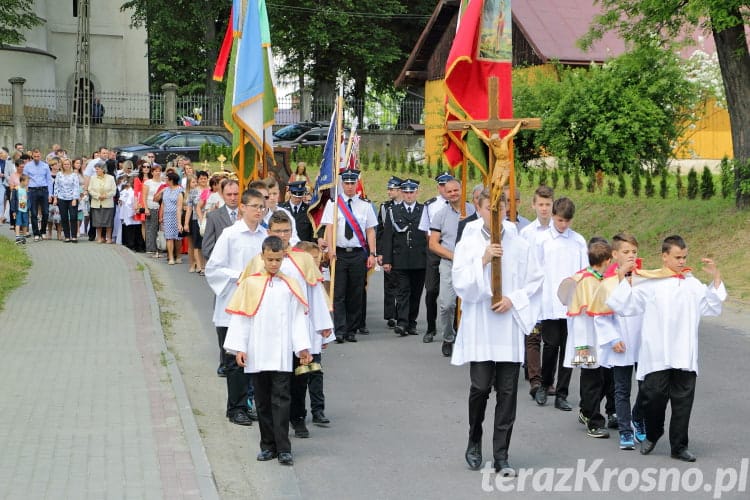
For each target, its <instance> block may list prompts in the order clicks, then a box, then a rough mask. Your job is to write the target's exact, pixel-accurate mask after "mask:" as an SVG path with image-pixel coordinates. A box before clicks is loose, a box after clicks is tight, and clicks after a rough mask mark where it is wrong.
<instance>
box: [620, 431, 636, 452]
mask: <svg viewBox="0 0 750 500" xmlns="http://www.w3.org/2000/svg"><path fill="white" fill-rule="evenodd" d="M620 449H621V450H635V440H634V439H633V433H632V432H629V431H623V432H621V433H620Z"/></svg>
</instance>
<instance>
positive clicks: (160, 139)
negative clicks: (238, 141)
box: [114, 130, 232, 164]
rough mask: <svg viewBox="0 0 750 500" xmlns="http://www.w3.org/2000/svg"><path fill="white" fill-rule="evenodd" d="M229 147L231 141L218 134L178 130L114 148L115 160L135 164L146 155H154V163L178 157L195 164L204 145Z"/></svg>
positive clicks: (163, 162) (162, 162)
mask: <svg viewBox="0 0 750 500" xmlns="http://www.w3.org/2000/svg"><path fill="white" fill-rule="evenodd" d="M206 143H208V144H217V145H221V146H231V145H232V141H231V140H230V139H229V137H228V136H226V135H224V134H222V133H220V132H210V131H205V130H204V131H198V130H179V131H164V132H159V133H156V134H154V135H152V136H150V137H148V138H146V139H144V140H143V141H141V142H139V143H138V144H128V145H125V146H117V147H115V148H114V149H115V152H116V153H117V160H118V161H124V160H131V161H133V162H135V161H136V160H138V159H139V158H140V157H142V156H144V155H146V154H147V153H154V155H155V157H156V158H155V160H156V163H160V164H166V163H167V162H168V161H171V160H173V159H174V158H176V157H177V156H179V155H183V156H187V157H188V158H190V160H191V161H193V162H197V161H198V160H199V158H198V155H199V153H200V149H201V146H202V145H204V144H206Z"/></svg>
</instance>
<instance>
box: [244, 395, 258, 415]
mask: <svg viewBox="0 0 750 500" xmlns="http://www.w3.org/2000/svg"><path fill="white" fill-rule="evenodd" d="M245 413H247V416H248V417H250V420H258V411H257V410H256V409H255V405H253V400H252V399H250V398H248V399H247V410H246V411H245Z"/></svg>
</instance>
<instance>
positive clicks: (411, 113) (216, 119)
mask: <svg viewBox="0 0 750 500" xmlns="http://www.w3.org/2000/svg"><path fill="white" fill-rule="evenodd" d="M23 95H24V114H25V116H26V121H27V123H50V122H52V123H69V122H70V117H71V114H72V112H73V92H72V91H65V90H47V89H27V88H24V89H23ZM92 98H96V99H99V101H100V103H101V104H102V106H104V115H103V117H102V124H105V125H106V124H116V125H161V126H164V127H174V126H182V125H199V124H200V125H209V126H211V125H213V126H220V125H222V123H223V108H224V96H223V95H219V94H217V95H187V96H177V99H176V110H175V111H176V117H177V120H176V123H165V118H164V117H165V95H164V94H132V93H123V92H97V93H96V94H95V95H94V96H92ZM277 104H278V106H277V111H276V117H275V118H276V125H277V126H283V125H289V124H292V123H297V122H299V121H308V120H314V121H328V120H329V119H330V116H331V112H332V110H333V108H334V106H335V97H331V98H325V99H321V98H316V99H312V100H311V102H310V105H309V110H307V111H306V112H303V110H302V109H301V107H300V103H299V101H298V99H297V98H295V97H285V98H279V99H278V100H277ZM345 108H346V109H345V114H346V116H347V121H350V120H351V119H352V118H353V117H354V116H361V117H362V120H361V121H360V125H359V128H364V129H370V130H378V129H382V130H398V129H406V128H408V127H409V125H412V124H415V123H424V101H423V100H421V99H409V100H403V101H399V100H393V99H383V100H377V99H367V100H353V99H349V100H346V101H345ZM83 111H84V110H82V109H81V110H79V114H82V113H83ZM12 117H13V114H12V109H11V89H7V88H5V89H0V120H2V121H10V120H11V119H12Z"/></svg>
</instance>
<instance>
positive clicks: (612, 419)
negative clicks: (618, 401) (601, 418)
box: [607, 413, 619, 429]
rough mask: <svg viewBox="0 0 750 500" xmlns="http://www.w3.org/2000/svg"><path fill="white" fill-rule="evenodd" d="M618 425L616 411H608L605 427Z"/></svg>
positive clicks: (609, 427)
mask: <svg viewBox="0 0 750 500" xmlns="http://www.w3.org/2000/svg"><path fill="white" fill-rule="evenodd" d="M618 427H619V424H618V423H617V413H610V414H609V415H607V429H617V428H618Z"/></svg>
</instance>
